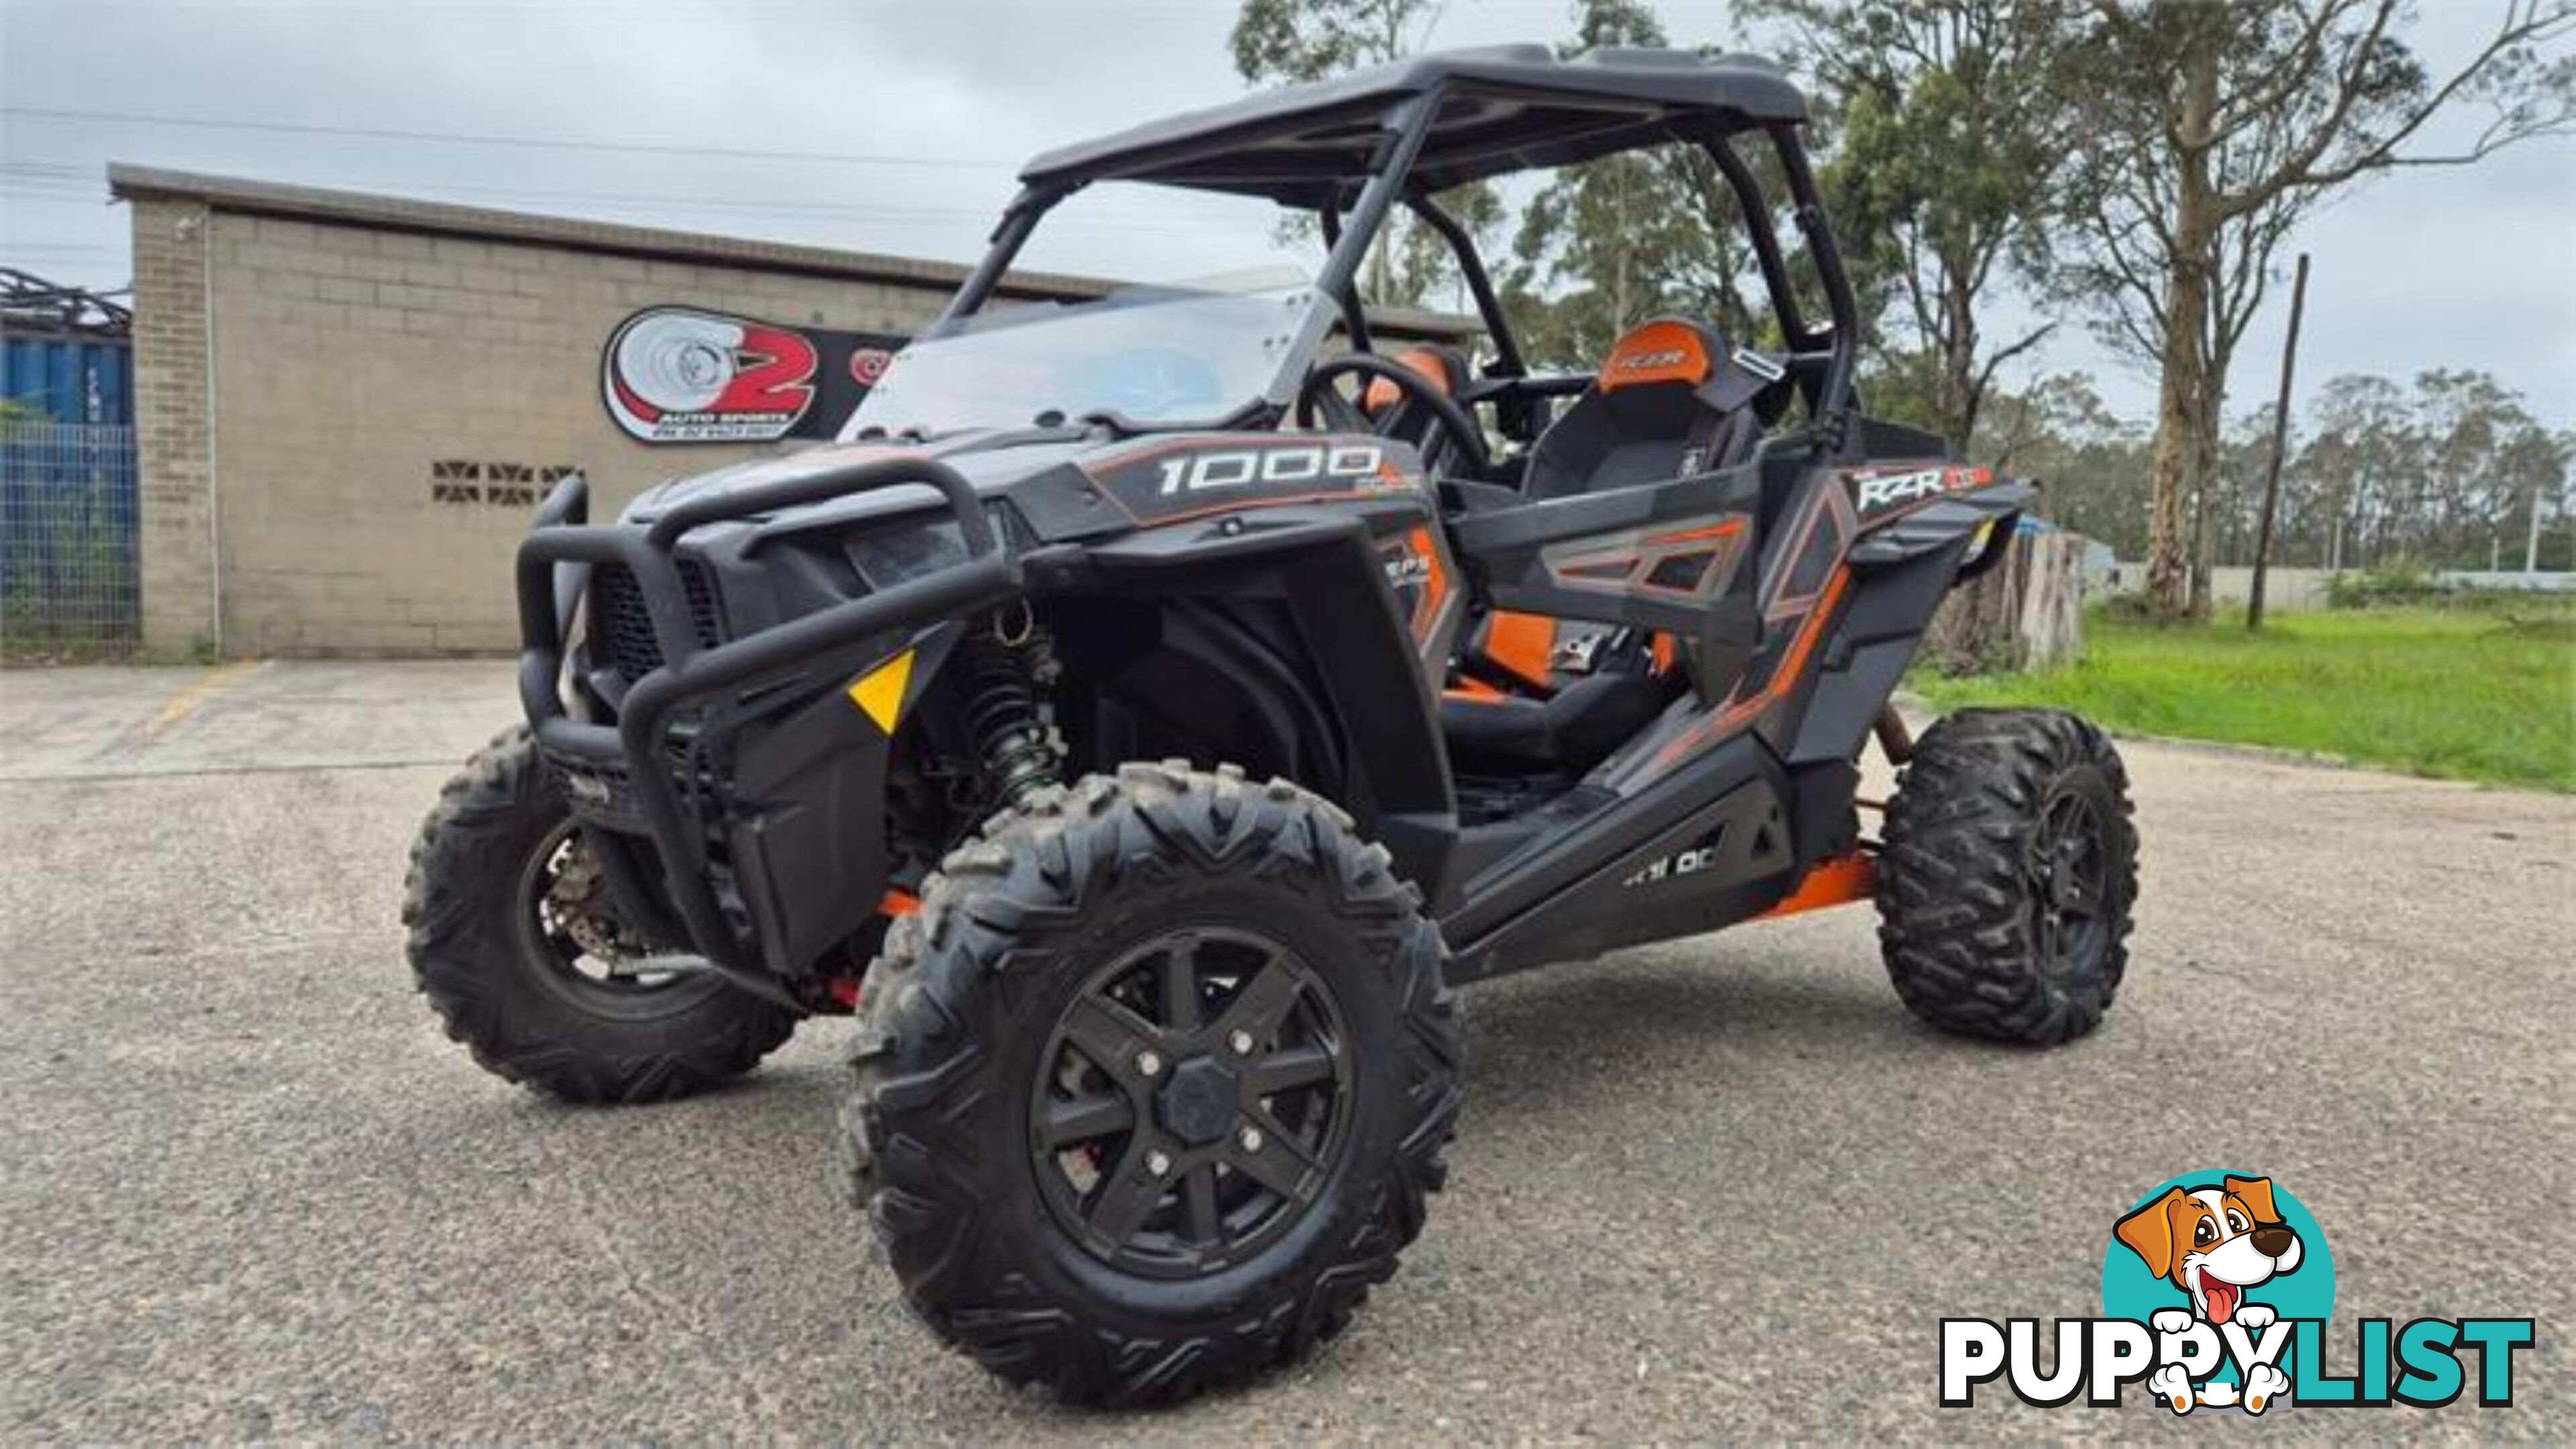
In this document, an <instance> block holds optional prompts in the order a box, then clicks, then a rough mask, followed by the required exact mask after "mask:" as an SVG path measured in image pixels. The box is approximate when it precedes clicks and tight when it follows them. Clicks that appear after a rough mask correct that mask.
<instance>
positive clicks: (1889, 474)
mask: <svg viewBox="0 0 2576 1449" xmlns="http://www.w3.org/2000/svg"><path fill="white" fill-rule="evenodd" d="M1843 476H1844V477H1845V478H1846V479H1848V480H1849V481H1850V483H1851V486H1852V506H1853V507H1854V508H1855V509H1857V510H1858V511H1859V513H1860V517H1861V521H1862V522H1863V523H1875V522H1878V521H1879V519H1880V518H1881V517H1882V516H1883V515H1886V514H1890V513H1893V512H1895V511H1897V510H1899V509H1903V508H1908V507H1911V506H1913V505H1914V504H1917V503H1920V502H1922V501H1923V500H1924V499H1927V498H1938V497H1941V496H1942V495H1944V494H1949V493H1965V492H1967V491H1968V490H1969V489H1971V488H1983V487H1985V486H1986V485H1987V484H1989V483H1992V482H1993V481H1994V480H1995V475H1994V470H1993V469H1990V468H1972V467H1968V466H1965V465H1962V464H1957V463H1937V464H1927V465H1925V466H1923V467H1919V468H1902V467H1900V468H1894V469H1871V470H1865V471H1856V472H1850V473H1846V474H1844V475H1843Z"/></svg>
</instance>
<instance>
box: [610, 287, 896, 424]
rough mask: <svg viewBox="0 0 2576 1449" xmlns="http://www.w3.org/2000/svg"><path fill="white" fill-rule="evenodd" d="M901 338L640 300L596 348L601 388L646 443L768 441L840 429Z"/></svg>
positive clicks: (621, 419) (618, 415)
mask: <svg viewBox="0 0 2576 1449" xmlns="http://www.w3.org/2000/svg"><path fill="white" fill-rule="evenodd" d="M904 341H905V339H904V338H902V337H899V336H897V335H895V334H893V333H888V332H832V331H825V330H823V329H821V328H814V327H781V326H779V325H777V324H775V323H770V322H756V321H754V320H752V319H751V318H748V317H734V316H729V315H726V314H725V313H721V312H706V311H700V310H699V309H697V308H694V307H648V308H646V309H645V310H643V311H641V312H638V313H636V314H635V315H634V316H632V317H629V318H627V319H626V320H625V321H623V322H621V323H619V324H618V325H617V330H616V331H615V332H614V333H612V334H610V336H609V339H608V346H607V348H606V350H605V351H603V352H602V353H601V355H600V369H599V371H600V394H601V396H602V398H603V399H605V401H606V402H607V404H608V415H609V416H610V417H612V418H615V419H616V420H617V426H618V427H620V428H622V429H624V430H625V432H626V435H627V436H628V437H631V438H634V439H636V440H637V441H639V442H645V443H767V442H775V441H777V440H778V439H780V438H828V437H830V436H832V434H833V433H835V432H837V431H838V430H839V429H840V426H841V424H842V422H844V421H845V420H847V419H848V417H849V416H850V410H851V409H852V408H855V407H857V406H858V405H859V399H860V398H862V397H865V396H866V395H867V391H868V389H869V388H870V387H873V386H875V384H876V380H877V379H878V378H879V377H882V376H883V375H884V374H885V369H886V364H887V363H888V362H891V361H892V360H893V359H894V354H895V351H896V350H897V349H898V348H900V347H902V346H903V344H904Z"/></svg>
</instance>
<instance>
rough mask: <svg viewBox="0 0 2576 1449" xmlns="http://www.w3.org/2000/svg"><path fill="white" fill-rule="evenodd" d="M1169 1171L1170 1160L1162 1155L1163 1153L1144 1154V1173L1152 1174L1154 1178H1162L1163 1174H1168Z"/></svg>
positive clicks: (1170, 1166)
mask: <svg viewBox="0 0 2576 1449" xmlns="http://www.w3.org/2000/svg"><path fill="white" fill-rule="evenodd" d="M1171 1170H1172V1159H1171V1158H1170V1157H1168V1156H1166V1155H1164V1154H1163V1153H1160V1152H1148V1153H1146V1154H1145V1171H1146V1172H1148V1173H1150V1174H1152V1175H1153V1176H1155V1177H1160V1176H1162V1175H1163V1174H1164V1173H1167V1172H1169V1171H1171Z"/></svg>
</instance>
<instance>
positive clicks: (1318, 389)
mask: <svg viewBox="0 0 2576 1449" xmlns="http://www.w3.org/2000/svg"><path fill="white" fill-rule="evenodd" d="M1346 373H1352V374H1357V375H1360V376H1363V377H1372V378H1384V379H1386V380H1387V381H1388V382H1390V383H1392V384H1394V385H1395V389H1396V391H1398V392H1400V393H1402V394H1404V400H1403V402H1400V403H1398V404H1397V405H1396V406H1394V407H1392V408H1389V409H1387V410H1386V411H1385V412H1384V413H1383V414H1381V415H1380V416H1379V418H1378V420H1377V421H1376V422H1371V421H1370V420H1369V419H1368V418H1367V416H1365V415H1364V414H1362V413H1361V412H1360V410H1359V409H1358V408H1357V407H1355V406H1353V405H1352V403H1351V400H1350V399H1349V398H1346V397H1344V396H1342V395H1341V394H1340V393H1338V392H1336V391H1334V390H1333V386H1332V384H1333V383H1335V382H1337V381H1339V380H1340V379H1341V378H1342V376H1343V375H1344V374H1346ZM1409 406H1418V407H1420V408H1422V409H1423V410H1425V411H1426V412H1428V413H1429V414H1430V415H1431V419H1432V421H1434V422H1436V423H1438V424H1439V425H1440V432H1441V433H1442V434H1444V435H1445V436H1446V437H1447V439H1448V442H1449V445H1450V446H1451V447H1454V448H1456V449H1457V450H1458V452H1459V455H1460V456H1461V457H1464V458H1465V459H1466V460H1467V464H1468V466H1469V467H1470V468H1471V469H1473V470H1474V472H1475V473H1476V474H1477V475H1478V476H1483V475H1486V474H1489V473H1491V472H1492V471H1493V466H1494V457H1493V454H1492V453H1491V452H1490V451H1489V450H1488V449H1487V448H1486V447H1485V432H1484V429H1482V428H1479V427H1477V426H1476V420H1475V419H1474V418H1473V417H1471V416H1469V415H1468V412H1467V410H1466V409H1465V408H1462V407H1460V406H1459V405H1458V400H1457V399H1456V398H1453V397H1451V396H1449V395H1448V394H1447V393H1445V392H1442V391H1441V390H1440V389H1439V388H1438V387H1436V386H1434V385H1433V383H1432V381H1431V380H1430V379H1429V378H1427V377H1424V376H1423V375H1422V374H1421V373H1418V372H1416V371H1414V370H1413V369H1412V368H1409V367H1406V366H1405V365H1404V364H1402V363H1400V362H1389V361H1387V360H1386V359H1385V358H1383V357H1379V356H1377V355H1376V354H1374V353H1368V352H1345V353H1343V354H1342V355H1341V356H1339V357H1334V358H1328V359H1326V360H1325V361H1323V362H1320V363H1317V364H1316V365H1315V370H1314V371H1312V372H1309V373H1307V374H1306V382H1305V385H1304V386H1302V387H1300V388H1298V389H1297V426H1299V427H1301V428H1311V427H1313V426H1315V418H1316V416H1317V415H1318V414H1319V413H1320V414H1321V415H1322V417H1323V419H1324V421H1325V422H1327V423H1329V424H1330V425H1331V426H1332V428H1333V430H1334V431H1335V432H1352V433H1375V434H1377V435H1379V436H1380V437H1388V436H1392V435H1393V434H1392V432H1391V430H1390V428H1389V427H1388V425H1389V424H1391V423H1393V422H1395V421H1396V420H1397V419H1398V418H1399V417H1401V416H1403V415H1404V413H1405V410H1406V408H1407V407H1409ZM1424 451H1425V452H1426V453H1427V452H1428V451H1429V449H1428V448H1425V449H1424Z"/></svg>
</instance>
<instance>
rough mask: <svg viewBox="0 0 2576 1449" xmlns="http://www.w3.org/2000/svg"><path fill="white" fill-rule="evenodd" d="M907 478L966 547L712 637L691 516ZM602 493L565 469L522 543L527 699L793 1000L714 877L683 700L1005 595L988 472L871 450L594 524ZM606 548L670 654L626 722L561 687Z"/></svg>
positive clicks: (722, 517) (691, 926)
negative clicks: (988, 503)
mask: <svg viewBox="0 0 2576 1449" xmlns="http://www.w3.org/2000/svg"><path fill="white" fill-rule="evenodd" d="M907 485H926V486H928V487H931V488H935V489H937V490H938V491H939V493H940V494H941V495H942V497H943V499H944V500H945V501H946V503H947V505H948V508H949V510H950V512H951V513H953V514H954V515H955V517H956V521H957V527H958V531H959V536H960V537H961V538H962V539H963V540H964V543H965V546H966V552H967V557H966V559H965V560H964V561H963V562H961V563H958V564H955V565H952V566H950V567H948V568H944V569H942V570H940V571H939V572H937V573H933V574H928V575H925V576H923V577H920V578H916V579H910V580H907V581H905V582H903V583H900V584H897V585H895V586H894V587H892V588H889V589H886V590H884V591H883V592H881V593H874V594H869V595H867V596H865V597H863V598H858V599H853V600H850V601H849V602H847V603H842V604H836V605H834V606H832V607H830V608H827V609H822V610H819V611H817V612H815V613H812V614H808V615H806V616H804V617H802V618H799V619H793V620H790V621H788V622H787V623H784V624H780V625H777V626H776V627H774V628H769V629H764V630H762V631H760V632H759V633H756V634H752V635H750V636H748V637H746V638H742V639H736V640H729V641H726V642H722V643H718V644H714V645H708V644H705V643H703V642H701V640H700V638H699V636H698V632H697V628H696V626H695V625H694V623H693V622H692V619H691V615H690V612H689V603H688V595H687V592H686V590H685V588H684V586H683V584H682V581H681V575H680V568H679V563H678V560H677V559H676V557H675V556H674V550H675V548H676V546H677V545H678V543H679V541H680V539H681V538H682V536H684V535H685V534H687V533H688V532H689V531H690V530H691V529H694V528H698V527H700V526H703V525H705V524H710V523H718V522H722V521H726V520H729V519H740V518H748V517H754V516H757V515H761V514H766V513H772V512H775V511H777V510H780V509H786V508H795V507H800V506H803V505H807V504H814V503H821V502H826V501H829V500H831V499H835V498H845V497H849V496H851V495H853V494H859V493H868V492H874V491H877V490H879V489H885V488H897V487H904V486H907ZM589 508H590V487H589V484H588V482H587V481H586V480H584V479H583V478H582V477H581V476H580V475H578V474H575V475H573V476H571V477H568V478H566V479H564V480H563V482H562V483H560V484H558V485H557V486H556V488H555V490H554V492H553V493H552V494H550V495H549V496H548V497H547V499H546V501H545V503H544V504H543V505H542V506H541V507H540V508H539V509H538V510H537V516H536V521H535V523H534V525H533V526H532V527H531V528H530V529H529V532H528V536H527V538H526V539H524V540H523V541H522V542H521V543H520V545H519V554H518V571H517V572H518V603H519V641H520V655H519V703H520V706H521V708H522V709H524V710H525V711H526V713H527V716H528V725H529V728H530V729H531V730H532V731H534V732H535V735H536V739H537V744H538V747H539V748H540V749H541V750H542V751H543V752H544V753H545V754H546V755H547V756H548V758H549V759H556V760H566V761H571V762H578V763H584V764H588V765H590V766H592V767H594V768H597V769H600V770H602V771H603V772H605V773H613V774H617V775H622V776H623V777H624V779H625V781H626V782H627V785H628V787H629V789H630V790H631V791H632V794H633V805H634V809H635V813H636V815H637V816H639V817H640V818H641V820H642V822H643V825H644V827H645V831H646V833H647V834H648V835H649V836H650V838H651V840H652V843H653V849H654V853H655V855H656V856H657V857H658V858H659V860H660V863H661V866H662V877H663V880H664V882H665V883H666V884H667V886H668V899H669V903H670V906H671V908H672V910H673V912H674V913H675V914H676V916H677V918H678V922H679V924H680V925H681V926H682V927H684V928H685V929H686V930H687V932H688V934H689V936H690V938H691V943H692V944H693V945H694V946H695V947H696V948H697V950H698V952H699V953H700V954H701V955H703V956H705V957H706V958H707V960H708V962H709V964H711V965H712V966H713V967H715V969H717V970H718V971H720V972H722V973H724V974H725V975H726V976H727V977H729V978H732V979H733V980H735V981H736V982H737V983H739V984H741V985H743V986H745V987H747V988H749V989H751V990H754V991H757V992H760V993H761V994H763V995H765V996H770V997H773V998H779V999H786V998H785V997H784V996H783V988H782V985H781V983H780V982H779V980H778V977H777V974H776V971H775V969H774V968H773V967H771V966H770V965H768V964H766V963H765V958H764V954H763V952H762V951H761V949H760V943H759V942H758V941H757V940H755V939H752V937H751V935H750V934H749V933H748V932H747V931H745V930H738V929H737V928H736V927H735V926H734V925H733V924H732V922H731V921H730V920H729V919H728V917H727V915H726V914H725V912H724V910H723V908H722V906H721V904H720V903H719V900H718V897H717V895H716V891H715V888H714V886H713V884H712V882H711V881H710V879H709V872H708V869H707V859H706V849H705V833H704V830H703V828H702V822H700V821H697V820H694V819H692V817H691V811H690V807H689V806H688V805H687V804H686V802H685V801H684V798H683V794H682V791H681V789H680V785H679V782H678V781H677V779H676V778H675V777H674V773H673V770H672V767H671V765H672V761H671V755H670V752H669V750H668V747H667V745H668V738H667V737H668V729H669V725H670V723H671V718H672V715H673V713H674V712H675V711H677V710H679V709H681V708H683V707H686V706H690V705H694V704H701V703H706V702H709V701H711V700H714V699H715V698H716V697H717V696H720V695H722V694H724V693H726V692H728V691H739V690H740V689H741V688H742V687H743V686H744V685H746V684H749V683H752V682H753V681H756V680H759V679H761V678H763V677H764V676H769V675H777V674H785V673H793V672H795V671H796V670H797V669H798V668H800V667H803V666H806V665H808V664H810V662H811V661H812V660H813V659H814V658H816V657H817V656H819V655H822V654H824V653H826V652H828V651H831V650H835V649H840V648H844V647H847V646H850V645H854V644H857V643H860V642H862V641H864V640H867V639H869V638H872V637H875V636H879V635H886V634H892V633H897V632H899V631H905V630H909V629H912V628H916V627H919V626H921V625H924V624H928V623H933V622H936V621H939V620H943V619H949V618H954V617H957V616H958V615H960V614H968V613H974V612H978V611H981V610H983V609H987V608H990V607H993V606H995V605H998V604H1001V603H1004V602H1006V601H1008V600H1009V599H1011V598H1012V597H1014V596H1016V595H1017V594H1018V593H1019V591H1020V587H1021V575H1020V567H1019V562H1018V560H1017V559H1016V558H1014V557H1012V556H1011V555H1010V554H1009V553H1008V552H1007V551H1006V550H1005V549H1004V548H1003V546H1002V544H1001V540H1000V538H999V536H998V535H997V534H996V532H995V530H994V528H993V523H992V520H991V518H990V517H988V516H987V515H986V513H985V509H984V504H983V500H982V499H981V498H980V497H979V496H978V495H977V493H976V491H975V487H974V485H973V484H972V483H970V482H968V481H967V480H966V478H965V477H964V475H962V474H960V473H959V472H958V471H957V470H956V469H954V468H952V467H950V466H948V465H947V464H945V463H942V462H940V461H938V460H936V459H931V458H920V457H911V456H903V457H894V458H878V459H871V460H867V461H863V462H857V463H852V464H849V465H847V466H844V467H838V468H831V469H826V470H823V471H820V472H816V473H812V474H807V475H804V476H801V477H796V478H789V479H784V480H781V481H779V482H776V483H771V484H766V485H762V486H756V487H750V488H742V489H738V490H733V491H727V492H719V493H716V494H713V495H711V496H707V497H703V498H695V499H691V500H688V501H687V502H684V503H682V504H680V505H679V506H677V507H675V508H673V509H672V510H671V511H670V512H668V513H665V514H663V515H662V516H661V517H659V518H657V519H655V520H654V521H653V522H652V523H650V524H649V525H641V526H638V525H632V524H618V525H593V524H591V523H590V522H589V521H588V520H589ZM603 563H613V564H619V565H623V566H624V567H625V568H627V569H628V570H630V571H632V573H633V575H634V578H635V582H636V585H637V588H638V590H639V591H640V593H641V594H642V596H643V599H644V606H645V612H646V614H647V616H648V617H649V618H650V620H651V621H652V626H653V634H654V637H655V639H656V641H657V642H658V643H659V644H660V646H661V652H662V661H663V662H662V666H661V667H660V668H658V669H655V670H653V671H652V672H650V673H648V674H646V675H645V676H644V677H642V678H641V679H636V680H631V681H629V682H628V687H627V691H626V694H625V697H624V699H623V700H621V701H620V703H619V708H618V716H617V723H616V724H615V725H604V724H592V723H586V722H584V721H581V720H576V719H573V718H571V717H570V716H569V715H568V713H567V712H566V709H565V705H564V699H563V694H562V689H563V683H564V680H563V673H564V655H565V648H566V646H565V639H564V634H565V630H566V626H567V623H568V621H569V620H570V618H571V616H572V612H573V609H572V605H573V603H574V601H575V600H576V599H577V598H578V596H579V594H580V590H581V588H582V580H583V578H584V576H585V575H586V574H587V572H588V570H587V567H586V566H588V565H592V564H603ZM567 566H581V567H571V568H568V567H567Z"/></svg>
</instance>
